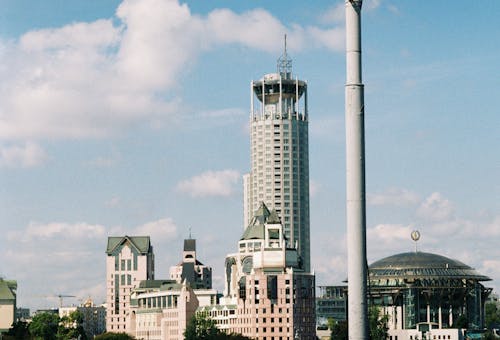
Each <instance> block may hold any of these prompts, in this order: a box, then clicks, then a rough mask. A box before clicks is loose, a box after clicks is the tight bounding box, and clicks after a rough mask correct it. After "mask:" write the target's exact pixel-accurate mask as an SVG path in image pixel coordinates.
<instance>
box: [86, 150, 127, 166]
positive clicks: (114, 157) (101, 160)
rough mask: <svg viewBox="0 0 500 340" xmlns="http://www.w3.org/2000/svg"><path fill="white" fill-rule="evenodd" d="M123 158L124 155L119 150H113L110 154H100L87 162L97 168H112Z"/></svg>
mask: <svg viewBox="0 0 500 340" xmlns="http://www.w3.org/2000/svg"><path fill="white" fill-rule="evenodd" d="M121 158H122V156H121V154H120V153H119V152H118V151H116V150H112V153H111V154H110V155H106V156H98V157H96V158H94V159H91V160H90V161H87V162H86V163H85V164H86V165H88V166H91V167H96V168H110V167H112V166H115V165H116V164H118V163H119V162H120V160H121Z"/></svg>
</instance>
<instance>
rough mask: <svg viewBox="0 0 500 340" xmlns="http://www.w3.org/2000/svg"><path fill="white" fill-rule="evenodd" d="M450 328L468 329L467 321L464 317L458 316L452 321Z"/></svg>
mask: <svg viewBox="0 0 500 340" xmlns="http://www.w3.org/2000/svg"><path fill="white" fill-rule="evenodd" d="M451 328H469V320H468V319H467V316H465V315H459V316H458V318H456V320H453V325H452V326H451Z"/></svg>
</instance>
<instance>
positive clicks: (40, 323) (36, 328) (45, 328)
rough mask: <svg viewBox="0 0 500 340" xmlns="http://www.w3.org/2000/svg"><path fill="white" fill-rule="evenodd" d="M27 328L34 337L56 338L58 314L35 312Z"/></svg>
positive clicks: (44, 339)
mask: <svg viewBox="0 0 500 340" xmlns="http://www.w3.org/2000/svg"><path fill="white" fill-rule="evenodd" d="M28 328H29V331H30V333H31V335H32V336H33V338H35V339H43V340H56V339H57V337H56V336H57V330H58V328H59V315H57V314H54V313H40V314H37V315H35V316H34V317H33V319H32V320H31V323H30V324H29V326H28Z"/></svg>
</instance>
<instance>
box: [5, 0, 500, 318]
mask: <svg viewBox="0 0 500 340" xmlns="http://www.w3.org/2000/svg"><path fill="white" fill-rule="evenodd" d="M499 11H500V3H499V2H496V1H489V2H477V1H455V2H453V5H450V4H449V3H448V2H444V1H442V2H418V3H417V2H410V1H405V2H400V1H388V0H372V1H365V3H364V6H363V14H362V15H363V19H362V20H363V78H364V79H363V80H364V84H365V107H366V109H365V111H366V151H367V165H366V171H367V174H366V175H367V197H368V204H367V215H368V217H367V218H368V222H367V223H368V224H367V229H368V230H367V237H368V261H369V262H373V261H375V260H377V259H380V258H382V257H385V256H389V255H392V254H394V253H398V252H404V251H411V250H412V249H414V245H413V243H412V241H411V239H410V232H411V231H412V230H414V229H418V230H420V232H421V234H422V237H421V240H420V242H419V245H418V247H419V249H420V250H422V251H428V252H435V253H438V254H441V255H445V256H449V257H451V258H455V259H458V260H460V261H462V262H465V263H467V264H469V265H470V266H472V267H474V268H476V269H477V270H478V271H480V272H481V273H482V274H485V275H488V276H490V277H491V278H492V279H493V281H492V282H489V283H487V285H488V286H491V287H494V288H495V289H496V290H497V291H498V288H499V287H500V286H499V283H498V282H500V271H499V268H500V247H498V241H499V240H500V213H499V211H500V209H499V202H500V197H499V192H500V189H499V185H498V173H499V165H500V162H499V156H498V155H499V152H498V145H499V137H498V136H499V131H500V124H499V123H500V119H499V116H498V113H499V110H498V105H497V104H496V99H497V97H498V93H499V92H498V91H499V88H500V77H499V75H500V66H499V63H498V56H499V55H500V44H498V42H499V38H500V25H498V22H497V18H496V17H495V16H496V14H497V13H499ZM343 20H344V19H343V3H342V2H335V1H333V2H332V1H315V2H313V3H307V4H305V3H304V2H302V1H301V2H299V1H289V2H287V6H284V5H282V4H281V3H280V2H268V1H252V2H234V1H210V2H209V1H203V2H201V1H188V2H182V3H179V2H177V1H169V0H124V1H118V0H116V1H115V0H107V1H101V0H85V1H84V0H71V1H63V0H58V1H56V0H51V1H47V0H44V1H42V0H37V1H34V0H30V1H27V0H22V1H19V0H0V79H2V81H1V82H0V204H1V210H0V252H1V254H2V261H1V263H0V276H4V277H6V278H9V279H16V280H17V281H18V304H19V306H27V307H31V308H40V307H50V306H56V305H57V303H58V300H57V299H52V298H46V297H45V296H49V295H57V294H70V295H76V296H77V297H78V298H75V299H68V300H67V303H68V304H71V303H78V299H83V298H87V297H88V296H91V297H92V298H94V300H95V301H96V302H98V303H100V302H102V301H104V294H105V288H104V287H105V281H104V280H105V262H104V259H105V254H104V251H105V246H106V241H107V236H111V235H124V234H128V235H139V234H141V235H144V234H146V235H151V237H152V242H153V245H154V248H155V254H156V275H157V277H158V278H165V277H167V275H168V269H169V266H171V265H174V264H175V263H177V262H178V261H179V260H180V256H181V248H182V240H183V239H184V238H186V237H187V236H188V235H189V228H191V230H192V234H193V237H195V238H196V239H197V240H198V241H197V243H198V252H199V259H200V260H201V261H202V262H204V263H206V264H208V265H211V266H212V267H213V268H214V283H215V285H216V288H218V289H222V287H223V270H222V266H223V263H224V256H225V255H226V254H228V253H231V252H234V251H235V250H236V245H237V240H238V239H239V237H240V236H241V234H242V231H243V226H242V215H243V211H242V187H241V185H242V181H241V175H243V174H244V173H246V172H248V169H249V164H250V154H249V135H248V113H249V107H250V98H249V83H250V81H251V80H252V79H259V78H260V77H261V76H262V75H263V74H266V73H272V72H274V71H275V69H276V59H277V58H278V57H279V55H280V54H281V49H282V43H283V41H282V40H283V35H284V34H285V33H286V34H287V35H288V46H289V54H290V55H291V57H292V59H293V70H294V73H295V74H296V75H298V76H299V77H300V78H301V79H304V80H307V81H308V84H309V111H310V137H309V138H310V140H309V145H310V177H311V188H312V190H311V237H312V245H311V248H312V266H313V267H314V269H315V273H316V275H317V283H318V284H320V285H325V284H339V283H340V282H341V281H342V280H344V279H345V278H346V276H347V271H346V249H345V248H346V244H345V152H344V150H345V142H344V137H345V136H344V83H345V62H344V58H345V56H344V21H343Z"/></svg>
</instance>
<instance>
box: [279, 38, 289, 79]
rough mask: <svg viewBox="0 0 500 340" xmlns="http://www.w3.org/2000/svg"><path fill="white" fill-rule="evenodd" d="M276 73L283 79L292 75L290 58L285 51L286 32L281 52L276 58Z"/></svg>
mask: <svg viewBox="0 0 500 340" xmlns="http://www.w3.org/2000/svg"><path fill="white" fill-rule="evenodd" d="M278 73H279V74H281V76H282V77H283V78H285V79H288V78H291V77H292V59H289V58H288V54H287V52H286V34H285V44H284V48H283V54H282V55H281V56H280V57H279V58H278Z"/></svg>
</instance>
